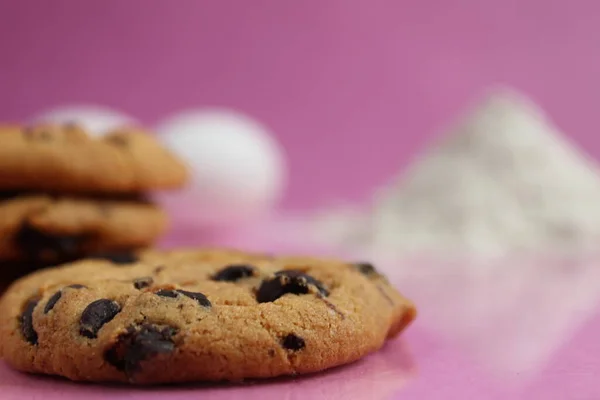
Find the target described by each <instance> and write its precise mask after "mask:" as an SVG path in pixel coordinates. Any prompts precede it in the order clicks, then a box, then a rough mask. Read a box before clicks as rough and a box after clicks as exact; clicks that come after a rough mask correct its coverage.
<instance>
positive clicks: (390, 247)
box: [318, 89, 600, 256]
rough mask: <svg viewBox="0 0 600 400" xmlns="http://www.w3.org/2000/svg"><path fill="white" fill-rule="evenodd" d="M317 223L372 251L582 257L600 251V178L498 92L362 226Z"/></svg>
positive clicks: (379, 201)
mask: <svg viewBox="0 0 600 400" xmlns="http://www.w3.org/2000/svg"><path fill="white" fill-rule="evenodd" d="M319 220H320V223H319V227H318V229H320V230H321V233H322V234H324V235H325V237H326V239H327V240H328V241H330V242H337V244H341V245H343V246H352V247H355V248H356V246H359V247H363V248H365V249H369V252H370V253H371V252H376V253H385V254H388V255H391V254H396V255H405V254H407V253H423V252H425V253H432V252H433V253H442V254H449V253H450V254H453V253H460V254H465V253H467V254H473V255H482V256H490V255H501V254H506V253H511V254H514V253H536V252H546V251H548V250H551V251H559V252H567V253H572V252H577V253H578V252H581V251H589V250H594V249H595V248H596V247H598V244H600V174H599V170H598V167H597V166H596V165H595V164H594V163H593V162H592V161H591V159H590V158H588V157H587V156H586V155H585V154H584V153H583V152H581V151H580V150H578V149H577V148H576V147H575V146H574V145H573V144H572V143H570V142H569V140H567V139H566V138H565V137H564V136H563V135H562V134H561V132H559V130H558V129H557V128H556V127H554V126H553V124H552V123H551V122H550V121H549V120H548V119H547V117H546V116H545V114H544V113H543V112H542V111H541V110H540V109H539V108H538V107H537V106H536V105H535V104H534V103H533V102H532V101H531V100H529V99H527V98H526V97H525V96H523V95H521V94H519V93H517V92H515V91H512V90H508V89H499V90H495V91H493V92H492V93H490V94H489V96H488V97H487V98H486V99H485V101H483V102H482V103H481V104H480V105H479V106H477V107H475V108H474V109H473V110H471V112H470V113H469V114H468V115H467V116H466V117H465V118H463V120H462V121H461V122H460V123H458V124H457V125H455V126H454V127H453V129H452V130H451V132H450V133H449V134H448V135H445V136H442V139H441V140H440V141H438V142H437V143H434V144H433V145H432V147H431V149H429V150H428V151H426V152H424V154H423V155H422V156H421V157H420V158H418V159H416V160H415V162H414V163H413V165H412V166H411V167H410V168H409V169H408V170H406V171H404V172H403V173H402V174H401V175H400V177H398V178H397V179H396V180H395V181H394V182H392V184H391V185H390V186H389V187H387V188H384V189H383V190H382V191H380V192H379V193H378V194H377V195H376V198H375V199H374V202H373V205H372V207H371V209H370V210H369V211H367V212H365V213H364V214H363V215H362V219H359V218H357V217H356V216H355V217H354V218H353V219H352V220H348V219H347V218H343V217H342V216H336V215H333V214H332V215H329V216H328V219H325V220H324V219H322V218H321V219H319ZM324 221H329V222H328V224H325V225H324V224H323V222H324ZM334 227H335V229H333V228H334ZM328 229H329V230H328ZM321 238H323V236H321Z"/></svg>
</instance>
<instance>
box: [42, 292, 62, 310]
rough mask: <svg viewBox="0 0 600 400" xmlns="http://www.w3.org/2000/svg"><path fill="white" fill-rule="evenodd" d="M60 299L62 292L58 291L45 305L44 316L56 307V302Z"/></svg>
mask: <svg viewBox="0 0 600 400" xmlns="http://www.w3.org/2000/svg"><path fill="white" fill-rule="evenodd" d="M61 297H62V292H61V291H60V290H59V291H58V292H56V293H54V294H53V295H52V296H51V297H50V298H49V299H48V302H47V303H46V306H45V307H44V314H48V313H49V312H50V310H52V309H53V308H54V306H55V305H56V303H57V302H58V300H60V298H61Z"/></svg>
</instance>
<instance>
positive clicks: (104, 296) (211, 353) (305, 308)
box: [0, 249, 416, 384]
mask: <svg viewBox="0 0 600 400" xmlns="http://www.w3.org/2000/svg"><path fill="white" fill-rule="evenodd" d="M415 313H416V312H415V307H414V306H413V304H412V303H411V302H410V301H409V300H407V299H406V298H404V297H403V296H402V295H400V294H399V293H398V292H397V291H396V289H394V288H393V287H392V286H391V285H390V284H389V283H388V282H387V281H386V279H385V278H384V277H383V276H381V275H380V274H379V273H378V272H377V271H376V270H375V268H374V267H373V266H372V265H370V264H368V263H355V264H349V263H345V262H341V261H337V260H322V259H316V258H304V257H285V256H280V257H274V256H269V255H263V254H250V253H245V252H241V251H232V250H222V249H205V250H173V251H156V250H153V251H144V252H141V253H140V254H113V255H107V256H106V257H105V258H102V257H98V258H96V259H88V260H82V261H78V262H76V263H73V264H67V265H64V266H61V267H57V268H52V269H47V270H43V271H38V272H36V273H33V274H31V275H30V276H28V277H25V278H23V279H21V280H19V281H17V282H15V283H14V284H13V285H12V286H11V287H10V288H9V289H8V291H7V292H6V294H5V295H4V297H3V298H2V300H1V301H0V318H1V320H0V354H1V355H2V356H3V358H4V360H5V362H7V363H8V364H9V365H10V366H12V367H13V368H15V369H17V370H21V371H27V372H33V373H43V374H53V375H60V376H64V377H67V378H70V379H72V380H76V381H99V382H130V383H135V384H158V383H169V382H190V381H220V380H233V381H236V380H241V379H245V378H269V377H277V376H282V375H294V374H304V373H311V372H317V371H322V370H325V369H327V368H331V367H334V366H338V365H342V364H346V363H350V362H352V361H355V360H357V359H360V358H361V357H363V356H365V355H367V354H369V353H371V352H374V351H376V350H378V349H380V348H381V347H382V345H383V344H384V342H385V341H386V340H387V339H391V338H394V337H395V336H397V335H398V334H399V332H400V331H402V330H403V329H404V328H405V327H406V326H407V325H409V324H410V322H411V321H412V320H413V319H414V318H415Z"/></svg>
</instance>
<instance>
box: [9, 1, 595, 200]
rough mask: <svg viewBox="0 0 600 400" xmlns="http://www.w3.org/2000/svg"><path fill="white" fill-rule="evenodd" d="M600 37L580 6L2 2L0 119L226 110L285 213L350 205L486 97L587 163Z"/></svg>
mask: <svg viewBox="0 0 600 400" xmlns="http://www.w3.org/2000/svg"><path fill="white" fill-rule="evenodd" d="M598 26H600V5H599V4H598V3H597V2H596V1H593V0H576V1H570V2H567V1H560V0H543V1H541V0H540V1H538V0H529V1H519V0H505V1H481V0H452V1H450V0H448V1H433V0H402V1H400V0H369V1H355V0H328V1H323V0H303V1H288V0H276V1H269V0H253V1H248V0H219V1H197V0H177V1H173V0H125V1H118V0H101V1H100V0H98V1H89V0H88V1H80V0H54V1H36V0H3V1H2V2H1V3H0V57H1V62H0V88H1V91H2V93H3V95H2V96H0V119H1V120H16V121H20V120H23V119H26V118H30V117H31V116H32V115H35V114H36V113H39V112H42V111H44V110H48V109H51V108H53V107H56V106H59V105H65V104H79V103H83V104H94V105H101V106H108V107H111V108H114V109H116V110H119V111H122V112H124V113H126V114H128V115H130V116H133V117H134V118H137V119H139V120H140V121H142V122H143V123H145V124H148V125H151V126H152V125H154V124H156V123H158V122H159V121H160V120H161V119H163V118H166V117H168V116H169V115H171V114H172V113H175V112H178V111H180V110H184V109H188V108H194V107H204V106H210V107H213V106H218V107H226V108H231V109H234V110H237V111H239V112H242V113H244V114H246V115H248V116H250V117H252V118H254V119H256V120H258V121H260V122H261V123H262V124H264V125H266V126H267V127H268V128H269V129H270V130H271V131H272V132H273V133H274V135H275V136H276V138H277V140H278V141H279V142H280V143H281V144H282V145H283V146H284V148H285V151H286V153H287V156H288V164H289V173H290V182H289V185H288V188H287V190H286V192H285V196H284V199H283V206H284V207H286V208H305V207H312V206H316V205H318V204H320V203H322V202H323V201H328V200H332V199H337V198H344V199H350V200H363V199H365V198H366V196H367V195H368V192H369V190H371V189H372V188H373V187H375V186H376V185H380V184H381V183H383V182H384V181H385V180H387V179H388V178H389V177H390V176H391V175H392V174H394V173H395V172H396V171H397V170H398V169H399V168H401V167H402V166H403V165H405V164H406V163H407V161H408V160H409V159H410V157H411V155H412V154H414V153H415V151H416V150H418V149H420V148H422V147H423V146H424V145H425V143H426V142H427V141H428V140H430V137H431V136H432V135H435V134H436V132H437V131H439V130H440V129H443V127H444V125H445V124H447V123H448V122H450V121H451V120H452V119H453V118H454V117H455V115H456V113H457V112H460V111H461V110H462V109H463V108H464V106H465V104H466V103H467V102H469V101H471V100H472V99H473V97H475V96H477V95H479V94H480V91H481V90H483V89H485V88H486V87H488V86H489V85H490V84H495V83H506V84H510V85H512V86H514V87H517V88H518V89H521V90H523V91H525V92H526V93H528V94H529V95H531V96H532V97H533V98H534V99H535V100H536V101H538V102H539V103H540V104H541V105H542V106H543V107H544V108H545V109H546V110H547V111H548V112H549V114H550V115H552V117H553V119H554V120H555V121H556V122H557V124H558V125H559V126H560V127H561V128H562V129H563V130H564V131H566V132H567V133H569V134H570V135H571V136H572V137H573V139H574V140H576V141H577V142H579V143H580V144H582V145H583V146H584V147H585V148H587V149H588V150H589V151H590V152H592V153H593V154H595V155H597V156H599V155H600V137H599V136H598V134H597V132H596V130H597V129H596V124H597V121H596V120H595V119H596V118H595V117H596V115H597V110H596V108H597V105H598V104H600V79H596V78H595V77H597V71H599V70H600V52H599V51H598V46H600V31H599V29H598Z"/></svg>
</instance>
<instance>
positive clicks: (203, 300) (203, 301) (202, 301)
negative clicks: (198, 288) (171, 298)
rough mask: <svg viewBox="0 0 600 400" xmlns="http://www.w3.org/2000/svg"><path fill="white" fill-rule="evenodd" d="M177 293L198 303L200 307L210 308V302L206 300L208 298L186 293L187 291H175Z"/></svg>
mask: <svg viewBox="0 0 600 400" xmlns="http://www.w3.org/2000/svg"><path fill="white" fill-rule="evenodd" d="M177 291H178V292H179V293H181V294H182V295H184V296H187V297H189V298H190V299H194V300H196V301H197V302H198V304H200V305H201V306H202V307H210V306H212V304H211V303H210V300H208V298H207V297H206V296H205V295H204V294H202V293H199V292H188V291H187V290H177Z"/></svg>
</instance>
